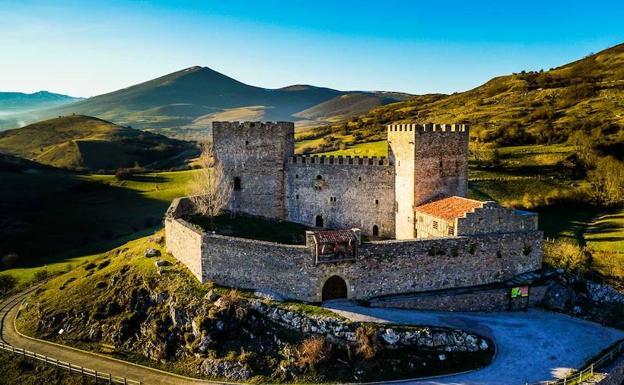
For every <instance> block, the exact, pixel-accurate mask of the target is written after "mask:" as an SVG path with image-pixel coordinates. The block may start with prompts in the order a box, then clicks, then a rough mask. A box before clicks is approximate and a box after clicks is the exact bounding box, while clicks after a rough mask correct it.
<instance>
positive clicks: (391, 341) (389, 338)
mask: <svg viewBox="0 0 624 385" xmlns="http://www.w3.org/2000/svg"><path fill="white" fill-rule="evenodd" d="M381 338H382V339H383V340H384V341H386V343H387V344H388V345H396V343H397V342H399V339H400V336H399V335H398V334H397V332H395V331H394V329H386V330H384V331H383V333H381Z"/></svg>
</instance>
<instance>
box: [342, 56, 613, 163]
mask: <svg viewBox="0 0 624 385" xmlns="http://www.w3.org/2000/svg"><path fill="white" fill-rule="evenodd" d="M397 121H399V122H400V121H419V122H435V123H469V124H471V136H472V137H473V138H479V139H480V140H482V141H484V142H495V143H497V144H498V145H518V144H531V143H542V144H547V143H558V142H563V141H565V140H567V138H568V137H569V135H570V134H571V133H572V132H575V131H581V132H582V133H583V134H585V135H587V136H588V137H594V138H596V139H597V140H600V141H601V142H603V143H604V145H605V146H606V147H607V148H609V146H613V143H622V142H623V141H624V130H623V129H622V128H623V127H624V44H620V45H617V46H615V47H612V48H610V49H607V50H604V51H602V52H599V53H597V54H594V55H590V56H587V57H585V58H583V59H580V60H578V61H575V62H573V63H569V64H566V65H563V66H561V67H557V68H553V69H550V70H548V71H539V72H524V71H523V72H522V73H517V74H512V75H507V76H501V77H497V78H494V79H492V80H490V81H489V82H487V83H485V84H483V85H481V86H479V87H477V88H474V89H472V90H469V91H466V92H460V93H455V94H452V95H441V96H438V97H432V98H429V99H425V98H422V97H417V98H413V99H410V100H408V101H404V102H399V103H393V104H389V105H386V106H382V107H378V108H374V109H373V110H371V111H369V112H368V113H366V114H363V115H361V116H359V117H356V118H351V119H348V120H343V121H341V122H337V123H335V124H334V125H333V129H334V131H341V130H342V131H345V130H346V131H348V132H349V133H351V134H355V133H358V134H359V135H360V136H361V137H362V138H364V139H365V140H367V139H368V140H375V137H376V136H378V135H379V134H380V132H382V131H383V130H384V129H385V127H384V125H385V124H387V123H391V122H397ZM611 149H612V151H611V152H614V151H615V149H614V148H611ZM617 149H619V151H621V147H617Z"/></svg>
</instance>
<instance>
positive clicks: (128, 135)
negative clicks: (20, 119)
mask: <svg viewBox="0 0 624 385" xmlns="http://www.w3.org/2000/svg"><path fill="white" fill-rule="evenodd" d="M190 147H191V146H190V144H189V143H186V142H181V141H178V140H174V139H169V138H167V137H164V136H161V135H156V134H152V133H148V132H143V131H139V130H133V129H131V128H126V127H121V126H118V125H116V124H113V123H110V122H107V121H105V120H100V119H97V118H92V117H88V116H82V115H75V116H66V117H59V118H55V119H50V120H46V121H43V122H39V123H34V124H31V125H29V126H26V127H22V128H18V129H14V130H8V131H4V132H2V133H0V152H6V153H10V154H14V155H18V156H21V157H23V158H27V159H31V160H35V161H37V162H40V163H42V164H47V165H51V166H55V167H61V168H71V169H77V168H87V169H91V170H98V169H107V170H110V169H116V168H119V167H129V166H133V165H134V163H135V162H136V163H139V164H141V165H145V164H148V163H152V162H154V161H157V160H162V159H165V158H169V157H172V156H174V155H176V154H178V153H179V152H181V151H184V150H186V149H189V148H190Z"/></svg>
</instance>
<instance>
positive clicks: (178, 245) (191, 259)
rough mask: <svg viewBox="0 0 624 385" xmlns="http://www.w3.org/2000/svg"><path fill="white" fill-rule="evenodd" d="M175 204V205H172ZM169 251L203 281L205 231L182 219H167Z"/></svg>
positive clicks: (166, 235) (166, 232) (166, 237)
mask: <svg viewBox="0 0 624 385" xmlns="http://www.w3.org/2000/svg"><path fill="white" fill-rule="evenodd" d="M172 206H173V205H172ZM165 239H166V241H167V252H169V253H171V254H172V255H173V256H174V257H176V259H178V260H179V261H180V262H182V263H183V264H184V265H186V267H187V268H188V269H189V270H190V271H191V273H193V275H194V276H195V277H197V279H199V280H200V281H202V263H203V262H202V252H201V249H202V243H203V232H201V231H199V230H197V229H195V228H194V227H193V226H192V225H191V224H190V223H188V222H186V221H184V220H182V219H174V218H171V217H168V218H166V219H165Z"/></svg>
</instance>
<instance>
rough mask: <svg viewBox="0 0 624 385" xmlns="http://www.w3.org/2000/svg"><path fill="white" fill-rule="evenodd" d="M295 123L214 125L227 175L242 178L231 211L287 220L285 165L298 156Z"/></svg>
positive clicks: (217, 152) (216, 147) (216, 148)
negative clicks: (289, 158) (295, 154)
mask: <svg viewBox="0 0 624 385" xmlns="http://www.w3.org/2000/svg"><path fill="white" fill-rule="evenodd" d="M294 129H295V126H294V124H293V123H292V122H242V123H239V122H213V123H212V138H213V139H212V140H213V148H214V154H215V156H216V158H217V159H218V160H219V161H220V162H221V164H222V165H223V169H224V172H225V174H226V175H227V176H228V177H230V178H231V179H232V183H234V178H240V186H241V189H240V190H238V191H233V194H232V199H231V202H230V204H229V209H230V210H233V211H239V210H240V211H243V212H245V213H247V214H251V215H258V216H263V217H266V218H274V219H285V218H286V209H285V201H286V199H285V195H286V183H285V163H286V159H288V157H291V156H293V155H294V151H295V140H294Z"/></svg>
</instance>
